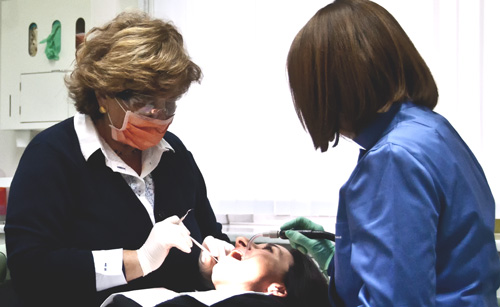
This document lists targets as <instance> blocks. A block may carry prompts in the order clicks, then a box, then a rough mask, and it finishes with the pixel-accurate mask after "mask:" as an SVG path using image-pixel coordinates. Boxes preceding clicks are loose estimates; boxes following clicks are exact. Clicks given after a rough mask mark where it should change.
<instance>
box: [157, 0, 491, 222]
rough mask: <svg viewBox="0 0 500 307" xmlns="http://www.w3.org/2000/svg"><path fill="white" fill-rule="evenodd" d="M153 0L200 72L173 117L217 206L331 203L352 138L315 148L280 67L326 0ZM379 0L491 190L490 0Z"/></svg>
mask: <svg viewBox="0 0 500 307" xmlns="http://www.w3.org/2000/svg"><path fill="white" fill-rule="evenodd" d="M153 2H154V10H153V12H154V14H155V15H156V16H159V17H162V18H166V19H170V20H172V21H173V22H174V23H175V24H176V25H177V26H178V27H179V29H180V30H181V32H182V33H183V35H184V38H185V41H186V44H187V48H188V51H189V52H190V54H191V56H192V58H193V60H194V61H195V62H196V63H198V64H199V65H200V66H201V67H202V69H203V72H204V74H205V78H204V80H203V82H202V85H201V86H198V85H197V86H193V87H192V88H191V90H190V91H189V92H188V94H187V95H186V96H185V97H184V98H183V99H182V100H181V101H180V103H179V109H178V112H177V114H178V115H177V116H176V119H175V121H174V124H173V125H172V128H171V129H172V131H174V132H175V133H177V134H178V135H179V136H180V137H181V139H182V140H183V141H184V142H185V143H186V144H187V146H188V148H190V149H191V150H192V152H193V153H194V156H195V158H196V159H197V162H198V164H199V166H200V168H201V170H202V172H203V174H204V176H205V179H206V181H207V186H208V191H209V196H210V198H211V200H212V203H213V206H214V208H215V210H216V211H219V212H224V213H227V212H234V213H242V212H245V213H252V212H258V211H261V212H272V213H274V214H286V213H288V212H293V213H295V214H307V213H308V212H309V213H314V214H315V213H317V212H320V214H331V215H334V214H335V212H336V203H337V199H338V195H337V194H338V190H339V188H340V187H341V185H342V184H343V182H344V181H345V180H346V179H347V177H348V176H349V174H350V171H351V170H352V168H353V167H354V163H355V160H356V156H357V154H356V147H355V146H353V145H351V144H349V143H346V142H343V143H341V144H340V145H339V147H338V148H336V149H334V150H332V151H329V152H327V153H325V154H320V153H319V152H315V151H314V149H313V146H312V142H311V141H310V138H309V136H308V135H307V134H306V133H305V132H304V131H303V130H302V128H301V126H300V124H299V121H298V119H297V117H296V115H295V113H294V109H293V105H292V102H291V98H290V93H289V89H288V84H287V79H286V70H285V61H286V56H287V52H288V48H289V46H290V43H291V41H292V40H293V37H294V36H295V34H296V33H297V31H298V30H299V29H300V28H301V27H302V26H303V25H304V23H305V22H306V21H307V20H308V19H309V18H310V17H311V16H312V15H313V14H314V13H315V12H316V11H317V10H318V9H319V8H321V7H323V6H324V5H326V4H327V3H329V2H330V1H327V0H323V1H321V0H315V1H300V0H288V1H286V0H275V1H266V0H247V1H231V0H213V1H201V0H156V1H153ZM376 2H377V3H379V4H381V5H383V6H384V7H386V8H387V9H388V10H389V11H390V12H391V13H392V14H393V15H394V16H395V17H396V19H398V21H399V22H400V23H401V25H402V26H403V28H404V29H405V30H406V31H407V33H408V35H409V36H410V37H411V38H412V40H413V42H414V43H415V45H416V47H417V49H419V51H420V53H421V54H422V56H423V57H424V59H425V60H426V61H427V63H428V65H429V66H430V68H431V70H432V71H433V74H434V76H435V78H436V81H437V83H438V87H439V90H440V100H439V104H438V107H437V108H436V111H438V112H440V113H441V114H443V115H444V116H446V117H447V118H448V119H449V120H450V122H451V123H452V124H453V125H454V126H455V127H456V129H457V130H458V131H459V133H460V134H461V135H462V137H463V138H464V140H465V141H466V142H467V143H468V144H469V145H470V147H471V149H472V150H473V151H474V152H475V154H476V156H477V158H478V159H479V161H480V162H481V163H482V165H483V168H484V169H485V172H486V174H487V177H488V180H489V182H490V185H491V188H492V190H493V192H494V195H495V196H496V198H497V199H499V198H500V186H499V176H500V175H499V173H500V168H499V165H498V162H497V161H498V159H495V157H494V154H495V149H498V145H497V142H495V140H496V139H497V138H498V137H497V136H496V134H497V132H498V131H500V127H499V123H498V121H496V120H495V118H494V116H495V115H496V114H498V111H499V107H498V98H497V97H498V95H496V93H495V87H496V86H497V83H498V82H497V81H499V79H498V78H497V76H496V73H497V72H498V71H499V68H500V65H499V61H498V56H496V55H498V54H500V50H499V46H498V39H497V37H498V36H497V34H496V33H495V32H496V29H498V28H500V27H499V26H500V24H499V21H498V18H496V16H495V12H498V11H499V10H498V9H499V5H500V4H499V2H498V1H497V0H481V1H468V0H456V1H449V0H419V1H417V0H414V1H400V0H378V1H376ZM248 204H253V205H248ZM255 204H257V205H255ZM497 207H498V206H497ZM497 217H500V210H499V209H497Z"/></svg>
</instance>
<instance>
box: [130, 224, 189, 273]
mask: <svg viewBox="0 0 500 307" xmlns="http://www.w3.org/2000/svg"><path fill="white" fill-rule="evenodd" d="M189 234H190V233H189V230H188V229H187V228H186V226H184V224H182V221H181V220H180V219H179V218H178V217H177V216H176V215H174V216H171V217H169V218H167V219H165V220H163V221H161V222H158V223H156V224H155V225H154V226H153V229H152V230H151V232H150V233H149V236H148V239H147V240H146V242H145V243H144V245H143V246H142V247H141V248H139V249H138V250H137V257H138V259H139V264H140V265H141V268H142V273H143V276H146V275H148V274H149V273H151V272H152V271H154V270H156V269H158V268H159V267H160V266H161V264H162V263H163V261H164V260H165V258H166V257H167V255H168V252H169V251H170V249H171V248H172V247H177V248H178V249H179V250H181V251H183V252H185V253H190V252H191V247H192V246H193V242H191V239H190V238H189Z"/></svg>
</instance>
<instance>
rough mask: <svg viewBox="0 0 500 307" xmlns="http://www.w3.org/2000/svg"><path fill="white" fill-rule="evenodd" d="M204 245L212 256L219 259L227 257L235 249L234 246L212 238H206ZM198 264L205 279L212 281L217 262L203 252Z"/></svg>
mask: <svg viewBox="0 0 500 307" xmlns="http://www.w3.org/2000/svg"><path fill="white" fill-rule="evenodd" d="M202 245H203V246H205V247H206V248H207V249H208V250H209V251H210V254H211V255H212V256H214V257H215V258H218V259H220V258H221V257H225V256H227V255H228V254H229V253H230V252H231V251H232V250H233V249H234V246H233V245H232V244H229V243H227V242H226V241H222V240H219V239H216V238H214V237H212V236H207V237H205V239H204V240H203V243H202ZM198 263H199V265H200V272H201V274H202V276H203V277H204V278H205V279H207V280H210V279H211V276H212V269H213V267H214V265H215V260H214V259H213V258H212V257H210V255H209V254H208V253H207V252H204V251H201V253H200V257H199V258H198Z"/></svg>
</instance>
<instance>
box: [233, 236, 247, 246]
mask: <svg viewBox="0 0 500 307" xmlns="http://www.w3.org/2000/svg"><path fill="white" fill-rule="evenodd" d="M235 243H236V244H235V245H236V247H247V245H248V239H247V238H245V237H237V238H236V242H235Z"/></svg>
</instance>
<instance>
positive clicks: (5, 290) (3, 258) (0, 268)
mask: <svg viewBox="0 0 500 307" xmlns="http://www.w3.org/2000/svg"><path fill="white" fill-rule="evenodd" d="M0 298H1V300H0V301H1V302H2V303H1V305H2V306H4V307H11V306H14V305H15V303H14V302H15V295H14V289H13V288H12V282H11V280H10V274H9V269H8V268H7V250H6V247H5V244H0Z"/></svg>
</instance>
